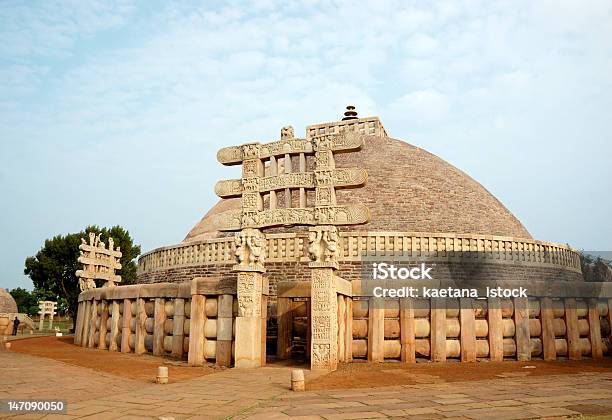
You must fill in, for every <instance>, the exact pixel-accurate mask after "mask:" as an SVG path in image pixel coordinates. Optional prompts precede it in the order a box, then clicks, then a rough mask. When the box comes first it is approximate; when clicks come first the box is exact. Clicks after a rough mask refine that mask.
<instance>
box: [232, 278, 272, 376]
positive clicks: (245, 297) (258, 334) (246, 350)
mask: <svg viewBox="0 0 612 420" xmlns="http://www.w3.org/2000/svg"><path fill="white" fill-rule="evenodd" d="M267 287H268V285H267V281H265V278H264V276H263V274H262V273H261V272H258V271H250V272H247V271H241V272H239V273H238V316H237V317H236V343H235V355H234V359H235V363H234V365H235V367H237V368H252V367H260V366H262V365H263V364H264V363H262V334H264V331H263V328H262V321H261V320H262V316H263V312H262V310H261V309H262V303H263V300H262V295H263V293H264V292H266V293H267V290H264V289H267Z"/></svg>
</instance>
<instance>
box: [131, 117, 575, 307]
mask: <svg viewBox="0 0 612 420" xmlns="http://www.w3.org/2000/svg"><path fill="white" fill-rule="evenodd" d="M347 132H348V133H357V134H358V135H359V137H360V138H361V140H362V147H361V148H359V149H358V150H354V151H351V152H350V153H337V154H335V158H334V159H335V167H336V168H337V169H340V170H341V169H344V168H346V169H347V170H349V168H359V169H360V170H361V169H363V170H365V172H367V176H366V180H365V184H363V185H360V187H359V188H342V189H337V191H336V192H335V199H336V201H337V203H338V204H339V205H350V204H353V205H354V204H358V205H362V206H365V207H367V209H368V210H369V214H370V217H369V220H368V221H367V223H363V224H357V225H345V226H339V228H338V231H339V241H338V244H339V247H340V251H339V259H340V261H341V262H345V264H341V267H342V268H341V274H342V275H343V276H344V277H345V278H347V279H357V278H360V266H361V264H362V263H363V261H364V260H363V258H362V257H363V256H364V255H370V253H371V252H374V253H377V252H397V251H401V252H415V251H416V252H439V251H442V252H445V251H446V250H455V251H456V250H457V249H461V250H466V249H467V250H470V251H481V252H488V253H491V255H492V254H493V253H495V252H502V253H505V252H508V251H512V252H508V253H507V257H504V259H506V258H507V259H509V260H513V259H515V260H516V262H517V267H516V270H518V271H515V272H511V271H510V270H508V267H507V264H508V263H509V262H510V261H505V263H506V265H505V266H502V265H499V264H497V265H495V264H496V263H495V261H488V262H487V264H488V263H489V262H491V264H492V267H493V268H491V269H490V270H489V271H486V274H484V273H485V271H481V275H482V276H488V277H490V278H496V279H508V278H514V277H516V276H523V278H529V277H530V276H532V277H533V278H540V277H541V276H542V275H545V276H557V277H558V278H561V279H567V280H576V279H578V277H580V274H579V273H580V265H579V262H578V260H577V254H576V253H575V252H574V251H572V250H571V249H570V248H568V247H567V246H565V245H560V244H553V243H549V242H544V241H539V240H535V239H533V238H532V236H531V235H530V233H529V232H528V231H527V229H526V228H525V227H524V226H523V225H522V223H521V222H520V221H519V220H518V219H517V218H516V217H515V216H514V215H513V214H512V213H511V212H510V211H509V210H508V209H507V208H506V207H505V206H504V205H503V204H502V203H501V202H500V201H499V200H498V199H497V198H496V197H495V196H493V195H492V194H491V193H490V192H489V191H487V189H486V188H484V187H483V186H482V185H481V184H480V183H478V182H477V181H475V180H474V179H472V178H471V177H470V176H469V175H467V174H466V173H464V172H463V171H461V170H460V169H458V168H456V167H454V166H453V165H451V164H449V163H448V162H446V161H444V160H443V159H440V158H439V157H437V156H436V155H434V154H432V153H429V152H427V151H426V150H423V149H421V148H419V147H416V146H414V145H411V144H409V143H406V142H404V141H402V140H398V139H394V138H391V137H390V136H389V135H388V134H387V131H386V129H385V127H384V126H383V124H382V122H381V121H380V119H379V118H378V117H360V116H358V114H357V111H356V110H355V107H354V106H352V105H349V106H348V107H347V109H346V111H345V112H344V115H342V116H341V120H339V121H332V122H327V123H320V124H314V125H310V126H307V127H306V133H305V134H306V136H305V139H306V140H307V141H309V139H316V138H322V137H321V136H323V137H325V136H332V137H333V136H338V135H340V136H342V135H343V133H347ZM293 136H294V130H293V128H292V127H291V126H286V127H283V128H282V129H281V131H280V138H281V141H283V139H284V140H285V141H292V139H293V138H294V137H293ZM295 140H296V141H302V140H299V139H298V138H295ZM230 149H231V148H230ZM225 158H228V157H225ZM229 158H230V159H234V158H233V157H229ZM300 159H301V158H300V156H299V154H297V153H294V154H286V155H285V156H284V158H283V157H279V158H278V159H271V160H270V161H265V162H264V163H263V168H262V171H263V172H262V174H263V178H262V179H268V178H266V177H270V176H273V175H274V174H275V173H281V174H291V175H293V174H292V173H294V172H296V171H297V172H300V170H298V169H297V168H304V169H301V171H304V170H306V171H312V170H313V168H314V166H313V165H314V160H311V158H306V159H304V161H301V160H300ZM271 165H274V166H273V167H271ZM295 175H296V176H297V175H298V174H295ZM287 176H288V175H287ZM225 182H226V184H224V188H241V187H239V186H238V187H236V186H230V184H227V182H228V181H225ZM231 182H235V181H231ZM231 185H234V184H231ZM211 188H212V186H211ZM305 190H306V191H304V192H302V191H300V194H297V191H296V193H294V194H290V195H289V197H291V203H286V202H285V196H286V193H285V192H284V191H279V192H278V193H275V194H274V196H273V199H274V207H275V208H279V209H283V208H291V209H295V208H298V209H299V208H302V206H303V205H304V203H306V206H311V205H312V203H314V200H315V197H314V191H313V190H311V189H310V190H309V189H307V188H306V189H305ZM269 200H270V195H267V194H265V193H264V194H262V205H263V208H268V207H270V201H269ZM241 207H242V198H240V197H234V198H232V197H231V195H230V196H228V197H227V198H223V199H221V200H220V201H219V202H217V204H215V205H214V206H213V207H212V208H211V209H210V210H209V211H208V212H206V213H205V214H204V216H203V217H202V219H201V220H200V221H199V222H198V223H196V224H195V226H194V227H193V228H192V229H191V230H190V231H189V232H188V234H187V235H186V237H185V239H184V240H183V242H182V243H180V244H177V245H171V246H167V247H163V248H158V249H155V250H152V251H150V252H148V253H145V254H144V255H142V256H141V257H140V258H139V264H138V273H139V274H138V281H139V282H141V283H158V282H182V281H188V280H190V279H191V278H193V277H194V276H196V275H205V274H215V275H216V274H219V275H225V274H226V273H229V272H230V271H231V265H232V264H233V263H234V252H235V244H234V241H233V234H232V233H231V232H227V231H225V230H224V229H223V225H224V223H226V222H227V215H228V214H231V213H232V212H234V214H235V212H239V211H240V209H241ZM264 233H265V234H266V238H267V239H266V241H267V246H266V250H267V251H266V252H267V255H266V261H267V263H266V266H267V267H268V277H269V281H270V290H271V296H270V302H274V300H275V297H274V293H275V287H276V286H275V285H276V283H277V281H285V280H287V279H293V280H306V278H305V277H304V276H306V274H305V273H307V270H303V268H304V267H302V266H303V265H304V263H305V261H307V259H308V250H307V245H308V228H307V226H303V225H302V226H291V225H289V226H282V225H281V226H275V227H267V228H265V230H264ZM518 250H523V251H528V250H533V252H534V253H538V252H545V253H548V254H547V255H554V256H559V260H560V261H561V260H562V261H563V263H562V264H561V265H559V264H556V263H555V264H548V265H547V264H544V266H542V263H541V262H539V261H533V262H532V263H533V264H535V265H537V266H538V267H537V270H535V271H534V270H528V269H527V268H526V267H525V264H524V262H521V261H519V259H520V258H522V257H519V256H518V254H516V253H513V252H514V251H518ZM492 260H494V258H493V259H492ZM519 273H520V274H519ZM538 276H540V277H538Z"/></svg>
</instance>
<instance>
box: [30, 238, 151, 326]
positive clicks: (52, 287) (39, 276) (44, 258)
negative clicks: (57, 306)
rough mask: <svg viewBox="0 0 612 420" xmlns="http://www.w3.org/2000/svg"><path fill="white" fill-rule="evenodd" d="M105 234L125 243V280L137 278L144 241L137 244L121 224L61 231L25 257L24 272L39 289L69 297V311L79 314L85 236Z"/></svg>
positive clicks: (60, 296) (122, 249) (117, 244)
mask: <svg viewBox="0 0 612 420" xmlns="http://www.w3.org/2000/svg"><path fill="white" fill-rule="evenodd" d="M90 232H93V233H96V234H101V240H102V241H103V242H105V243H108V238H109V237H112V238H113V240H114V241H115V245H116V246H119V247H121V252H122V254H123V255H122V257H121V270H119V271H118V273H117V274H119V275H121V280H122V283H121V284H131V283H134V282H135V281H136V262H135V259H136V257H137V256H138V255H139V254H140V245H135V244H134V241H133V239H132V237H131V236H130V233H129V232H128V231H127V230H125V229H123V228H122V227H120V226H113V227H111V228H100V227H98V226H88V227H87V228H85V230H83V231H81V232H79V233H70V234H67V235H57V236H54V237H53V238H51V239H47V240H46V241H45V243H44V246H43V247H42V248H41V250H40V251H38V252H37V253H36V255H35V256H32V257H28V258H26V260H25V269H24V273H25V274H26V275H27V276H29V277H30V278H31V279H32V282H33V283H34V287H35V289H41V290H45V291H49V292H51V293H52V294H53V295H54V296H55V297H56V298H57V299H58V300H61V299H65V300H66V303H67V311H68V312H69V313H70V315H72V316H74V315H76V308H77V304H78V296H79V293H80V288H79V281H78V278H77V277H76V274H75V273H76V271H77V270H79V269H80V268H82V267H81V265H80V264H79V262H78V258H79V245H80V244H81V238H83V239H85V240H86V241H89V239H88V236H89V233H90Z"/></svg>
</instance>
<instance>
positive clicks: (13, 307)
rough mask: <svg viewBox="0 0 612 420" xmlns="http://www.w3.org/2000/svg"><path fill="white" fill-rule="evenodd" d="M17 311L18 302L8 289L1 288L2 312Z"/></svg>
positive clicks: (0, 301)
mask: <svg viewBox="0 0 612 420" xmlns="http://www.w3.org/2000/svg"><path fill="white" fill-rule="evenodd" d="M14 313H17V303H16V302H15V299H13V296H11V294H10V293H9V292H7V291H6V289H2V288H0V314H14Z"/></svg>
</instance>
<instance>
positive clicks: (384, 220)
mask: <svg viewBox="0 0 612 420" xmlns="http://www.w3.org/2000/svg"><path fill="white" fill-rule="evenodd" d="M350 166H360V167H364V168H365V169H366V170H367V171H368V182H367V184H366V186H365V187H364V188H357V189H345V190H338V192H337V200H338V204H348V203H361V204H365V205H367V206H368V207H369V209H370V212H371V216H372V217H371V221H370V222H369V223H367V224H365V225H359V226H343V227H341V230H343V231H346V230H356V231H397V232H422V233H452V234H482V235H497V236H506V237H513V238H521V239H532V238H531V235H530V234H529V232H528V231H527V229H525V227H524V226H523V225H522V224H521V222H520V221H519V220H518V219H517V218H516V217H514V215H513V214H512V213H511V212H510V211H509V210H508V209H507V208H506V207H505V206H504V205H503V204H502V203H501V202H500V201H499V200H497V199H496V198H495V197H494V196H493V195H492V194H491V193H490V192H489V191H487V190H486V189H485V188H484V187H483V186H482V185H480V184H479V183H478V182H476V181H475V180H474V179H472V178H471V177H470V176H469V175H467V174H465V173H464V172H462V171H461V170H459V169H457V168H455V167H454V166H452V165H451V164H449V163H448V162H445V161H444V160H442V159H440V158H439V157H437V156H435V155H433V154H431V153H429V152H427V151H425V150H423V149H421V148H418V147H416V146H413V145H411V144H408V143H406V142H403V141H401V140H395V139H392V138H389V137H379V136H366V137H365V146H364V147H363V149H362V150H361V151H359V152H357V153H346V154H337V155H336V167H350ZM239 207H240V199H239V198H234V199H224V200H221V201H219V202H218V203H217V204H216V205H215V206H214V207H213V208H212V209H210V210H209V211H208V213H206V215H205V216H204V217H203V218H202V219H201V220H200V221H199V222H198V223H197V224H196V225H195V226H194V227H193V229H191V231H190V232H189V234H188V235H187V237H186V238H185V242H192V241H199V240H204V239H210V238H215V237H219V236H225V235H226V234H224V233H222V232H219V231H218V230H217V223H216V219H217V217H216V216H217V215H219V214H220V213H222V212H224V211H226V210H229V209H234V208H239ZM279 207H280V205H279ZM283 230H284V231H287V229H283Z"/></svg>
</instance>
